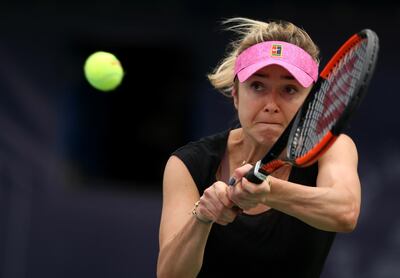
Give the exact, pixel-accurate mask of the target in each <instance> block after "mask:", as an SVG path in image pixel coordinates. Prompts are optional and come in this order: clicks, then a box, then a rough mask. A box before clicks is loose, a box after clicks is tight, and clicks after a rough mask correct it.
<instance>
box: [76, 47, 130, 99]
mask: <svg viewBox="0 0 400 278" xmlns="http://www.w3.org/2000/svg"><path fill="white" fill-rule="evenodd" d="M83 69H84V73H85V77H86V80H87V81H88V82H89V83H90V85H92V86H93V87H94V88H96V89H98V90H100V91H104V92H107V91H111V90H114V89H115V88H117V87H118V85H119V84H121V81H122V79H123V77H124V70H123V68H122V66H121V63H120V62H119V61H118V59H117V57H115V56H114V55H113V54H111V53H109V52H104V51H97V52H95V53H93V54H91V55H90V56H89V57H88V58H87V59H86V62H85V65H84V67H83Z"/></svg>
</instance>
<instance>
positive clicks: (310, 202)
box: [266, 178, 359, 232]
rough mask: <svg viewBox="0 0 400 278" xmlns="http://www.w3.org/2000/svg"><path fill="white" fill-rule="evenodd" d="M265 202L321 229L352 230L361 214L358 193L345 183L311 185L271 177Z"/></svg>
mask: <svg viewBox="0 0 400 278" xmlns="http://www.w3.org/2000/svg"><path fill="white" fill-rule="evenodd" d="M266 205H268V206H270V207H272V208H274V209H277V210H279V211H282V212H284V213H286V214H288V215H291V216H293V217H296V218H298V219H300V220H301V221H303V222H305V223H307V224H309V225H311V226H313V227H315V228H318V229H321V230H325V231H335V232H348V231H352V230H353V229H354V227H355V224H356V222H357V218H358V214H359V202H358V197H357V196H354V195H353V194H352V193H351V192H350V191H346V189H345V188H344V187H341V188H340V189H338V188H335V187H334V186H332V187H309V186H303V185H299V184H295V183H291V182H288V181H284V180H280V179H275V178H273V179H272V186H271V192H270V194H268V196H267V197H266Z"/></svg>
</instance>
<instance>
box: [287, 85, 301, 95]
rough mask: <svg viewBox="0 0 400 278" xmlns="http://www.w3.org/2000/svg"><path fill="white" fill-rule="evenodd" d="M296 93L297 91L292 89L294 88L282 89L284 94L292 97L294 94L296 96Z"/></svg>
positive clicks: (294, 88)
mask: <svg viewBox="0 0 400 278" xmlns="http://www.w3.org/2000/svg"><path fill="white" fill-rule="evenodd" d="M298 91H299V90H297V88H296V87H294V86H286V87H285V88H284V92H285V93H286V94H289V95H294V94H296V93H297V92H298Z"/></svg>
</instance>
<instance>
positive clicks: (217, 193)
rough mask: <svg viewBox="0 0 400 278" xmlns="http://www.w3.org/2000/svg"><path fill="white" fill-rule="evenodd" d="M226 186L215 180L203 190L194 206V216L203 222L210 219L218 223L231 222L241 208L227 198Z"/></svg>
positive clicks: (225, 223)
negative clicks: (195, 206) (196, 204)
mask: <svg viewBox="0 0 400 278" xmlns="http://www.w3.org/2000/svg"><path fill="white" fill-rule="evenodd" d="M228 188H229V186H228V185H227V184H226V183H224V182H221V181H217V182H215V183H214V184H213V185H211V186H210V187H208V188H207V189H206V190H204V193H203V195H202V196H201V197H200V201H199V204H198V206H197V208H195V209H196V214H197V216H196V217H198V218H199V219H201V220H203V221H204V222H206V221H212V222H215V223H218V224H220V225H227V224H229V223H232V222H233V220H235V218H236V216H237V215H238V214H239V213H241V212H242V210H241V209H240V208H238V207H237V206H235V204H234V203H233V202H232V201H231V200H230V199H229V197H228Z"/></svg>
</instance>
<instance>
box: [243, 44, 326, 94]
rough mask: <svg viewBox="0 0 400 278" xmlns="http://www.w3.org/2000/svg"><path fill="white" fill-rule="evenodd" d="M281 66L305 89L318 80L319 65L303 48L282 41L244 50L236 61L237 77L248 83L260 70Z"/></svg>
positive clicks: (256, 45) (257, 45)
mask: <svg viewBox="0 0 400 278" xmlns="http://www.w3.org/2000/svg"><path fill="white" fill-rule="evenodd" d="M269 65H280V66H282V67H284V68H285V69H286V70H287V71H289V72H290V73H291V74H292V75H293V76H294V78H296V80H297V81H298V82H299V83H300V84H301V85H302V86H303V87H305V88H308V87H309V86H310V85H311V84H312V83H313V82H316V81H317V79H318V64H317V63H316V62H315V61H314V59H313V58H312V57H311V55H310V54H308V53H307V52H306V51H304V50H303V49H302V48H300V47H298V46H296V45H294V44H291V43H287V42H282V41H267V42H261V43H258V44H255V45H253V46H251V47H249V48H247V49H246V50H244V51H243V52H242V53H240V55H239V56H238V57H237V59H236V63H235V76H237V77H238V79H239V81H240V82H244V81H246V80H247V79H248V78H249V77H250V76H252V75H253V74H254V73H256V72H257V71H258V70H260V69H262V68H264V67H266V66H269Z"/></svg>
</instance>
